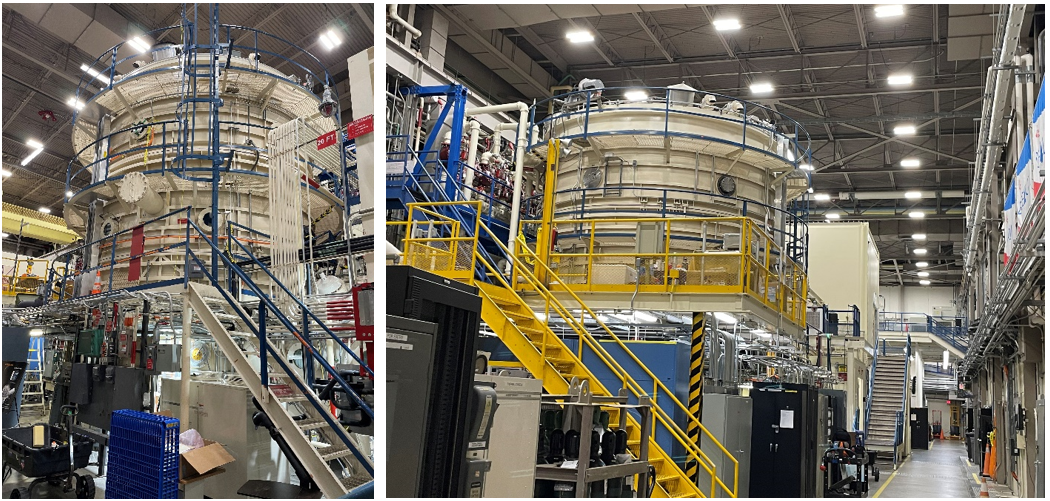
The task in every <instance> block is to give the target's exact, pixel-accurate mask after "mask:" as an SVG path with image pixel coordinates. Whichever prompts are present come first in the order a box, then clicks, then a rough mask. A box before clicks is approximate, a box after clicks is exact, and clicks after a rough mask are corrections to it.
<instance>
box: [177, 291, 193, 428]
mask: <svg viewBox="0 0 1050 501" xmlns="http://www.w3.org/2000/svg"><path fill="white" fill-rule="evenodd" d="M192 329H193V308H191V307H190V302H189V300H188V299H187V298H186V297H185V296H184V297H183V300H182V364H181V365H182V367H181V369H182V377H181V380H180V381H179V423H181V426H182V427H183V428H184V429H187V430H188V429H190V352H191V351H193V339H192V338H191V336H190V333H191V331H192Z"/></svg>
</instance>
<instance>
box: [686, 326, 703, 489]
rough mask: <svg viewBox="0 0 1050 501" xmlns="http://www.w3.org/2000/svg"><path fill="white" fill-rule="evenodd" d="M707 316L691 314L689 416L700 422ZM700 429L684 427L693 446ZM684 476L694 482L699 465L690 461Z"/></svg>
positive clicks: (690, 425)
mask: <svg viewBox="0 0 1050 501" xmlns="http://www.w3.org/2000/svg"><path fill="white" fill-rule="evenodd" d="M706 317H707V314H706V313H704V312H698V313H693V336H692V342H691V344H690V347H689V414H690V415H692V416H694V417H696V420H697V421H701V414H702V412H703V409H704V344H705V343H706V341H707V339H706V337H707V336H706V334H705V332H704V329H705V327H707V321H706ZM700 433H701V431H700V427H699V426H697V425H696V423H695V422H693V421H692V420H689V422H688V426H686V435H688V436H689V441H690V442H692V443H694V444H699V443H700ZM685 473H686V475H688V476H689V478H691V479H693V480H694V481H695V480H696V479H697V475H698V474H699V473H700V465H699V464H698V463H697V462H696V461H694V460H690V461H687V462H686V471H685Z"/></svg>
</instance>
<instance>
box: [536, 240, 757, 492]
mask: <svg viewBox="0 0 1050 501" xmlns="http://www.w3.org/2000/svg"><path fill="white" fill-rule="evenodd" d="M518 240H519V245H518V247H519V248H524V249H525V251H526V252H528V253H529V255H530V257H531V258H532V259H533V260H534V261H535V262H537V263H538V264H539V265H540V266H542V267H543V268H544V271H546V272H547V273H548V276H550V277H552V278H553V279H556V280H557V283H558V285H561V286H562V289H563V290H565V291H566V292H567V293H568V294H569V295H570V296H571V297H572V298H573V299H574V300H575V301H576V303H577V304H579V305H580V308H581V310H583V311H586V312H587V314H588V315H590V316H591V318H592V319H593V320H594V321H595V322H597V323H598V325H600V326H601V327H602V329H603V330H605V332H606V333H607V334H608V335H609V337H610V338H611V339H612V340H613V341H614V342H615V343H616V344H617V345H619V346H620V348H621V349H623V351H624V353H626V354H627V355H628V356H629V357H630V358H631V360H633V361H634V362H635V363H636V364H637V365H638V366H639V367H641V368H642V370H644V371H645V375H646V376H649V377H650V378H652V380H653V381H654V383H655V385H656V386H657V387H658V388H659V389H661V390H663V391H664V393H666V394H667V395H668V396H669V397H670V399H671V400H672V402H673V403H674V404H675V405H676V406H677V407H678V408H679V409H680V410H682V411H683V412H684V414H685V415H686V416H688V417H689V420H690V421H692V423H693V424H694V425H696V426H697V428H699V429H700V430H702V431H703V432H704V434H706V435H707V436H708V437H709V438H710V439H711V440H712V441H713V442H714V443H715V444H717V445H718V448H719V449H720V450H721V451H722V452H723V453H724V454H725V455H726V456H728V457H729V459H730V460H732V461H733V469H734V475H733V490H732V492H730V491H729V490H728V488H727V487H726V485H725V484H724V483H722V481H721V479H718V483H719V484H721V486H722V489H723V490H725V491H726V493H728V494H730V495H731V496H732V497H737V496H736V492H737V489H738V488H739V478H740V477H739V474H740V462H739V461H737V459H736V458H735V457H733V454H732V453H730V452H729V451H728V450H727V449H726V448H725V447H724V446H723V445H722V443H721V442H719V441H718V439H717V438H715V436H714V435H712V434H711V432H710V431H708V429H707V428H706V427H705V426H703V424H701V423H700V421H699V420H698V419H696V416H694V415H693V414H692V413H690V412H689V410H688V409H687V408H686V407H685V405H683V404H682V402H681V401H680V400H678V398H676V397H675V396H674V393H672V392H671V390H670V389H668V388H667V386H665V385H664V384H663V383H662V382H661V381H660V378H658V377H656V375H655V374H653V373H652V371H650V370H649V368H648V367H647V366H646V365H645V364H644V363H643V362H642V361H641V360H639V359H638V357H636V356H635V355H634V352H632V351H631V350H630V348H628V347H627V345H625V344H624V343H623V341H621V340H620V338H619V337H618V336H617V335H616V334H614V333H613V331H612V330H611V329H609V327H608V326H607V325H605V322H602V321H601V319H600V318H598V315H597V314H596V313H595V312H594V311H593V310H591V308H590V307H589V306H587V304H586V303H584V302H583V300H582V299H580V297H579V296H577V295H576V293H574V292H573V291H572V290H570V289H568V288H567V287H565V284H564V283H563V282H562V281H561V279H560V278H559V277H558V275H557V274H556V273H554V272H553V271H552V270H551V269H550V268H548V267H547V265H546V264H545V263H542V262H541V261H540V259H539V256H537V255H536V254H535V253H533V252H532V250H531V249H529V248H528V246H527V245H525V238H524V235H521V234H519V235H518ZM581 316H582V315H581ZM587 338H588V339H591V336H590V333H589V332H587ZM588 344H590V343H588ZM597 351H598V350H597V349H596V350H595V352H597ZM602 351H603V352H604V349H603V350H602ZM614 363H615V361H614ZM617 367H619V364H617ZM621 370H622V368H621ZM631 379H632V381H634V379H633V378H631ZM634 382H635V384H638V383H637V381H634ZM640 387H641V386H640V385H639V388H640ZM652 399H653V401H654V402H656V400H657V392H655V391H654V392H653V395H652ZM661 411H662V409H661ZM672 423H673V421H672ZM675 428H676V430H671V431H672V434H674V435H677V434H678V433H681V434H682V436H685V432H683V431H681V428H678V427H677V425H675ZM679 441H683V440H679ZM684 442H685V444H684V445H686V446H687V447H688V446H689V445H692V446H694V448H695V449H696V450H697V451H699V452H700V453H701V454H703V451H701V450H700V447H699V446H697V445H696V444H694V443H693V442H692V441H691V440H684ZM704 458H706V459H707V460H708V461H711V460H710V459H709V458H707V456H706V455H704ZM711 465H712V467H713V466H714V462H713V461H712V462H711ZM708 473H711V474H712V476H713V477H715V478H717V476H715V475H714V472H713V471H708ZM713 494H714V492H713V488H712V496H713Z"/></svg>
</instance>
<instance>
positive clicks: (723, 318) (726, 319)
mask: <svg viewBox="0 0 1050 501" xmlns="http://www.w3.org/2000/svg"><path fill="white" fill-rule="evenodd" d="M715 318H717V319H718V321H719V322H723V323H727V324H734V325H735V324H736V317H734V316H733V315H730V314H728V313H722V312H720V311H719V312H715Z"/></svg>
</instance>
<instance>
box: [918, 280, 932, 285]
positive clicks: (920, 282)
mask: <svg viewBox="0 0 1050 501" xmlns="http://www.w3.org/2000/svg"><path fill="white" fill-rule="evenodd" d="M919 284H920V285H930V281H929V280H919Z"/></svg>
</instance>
